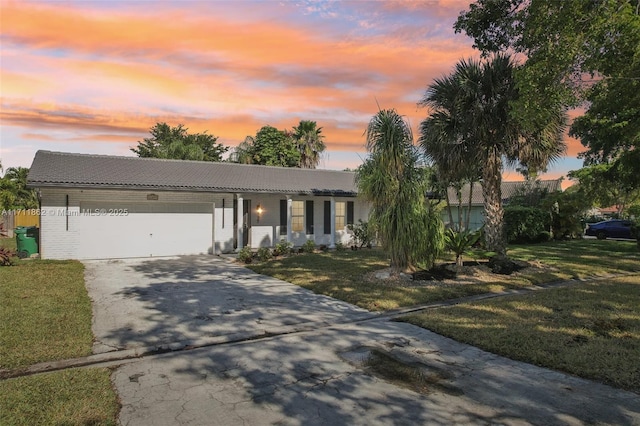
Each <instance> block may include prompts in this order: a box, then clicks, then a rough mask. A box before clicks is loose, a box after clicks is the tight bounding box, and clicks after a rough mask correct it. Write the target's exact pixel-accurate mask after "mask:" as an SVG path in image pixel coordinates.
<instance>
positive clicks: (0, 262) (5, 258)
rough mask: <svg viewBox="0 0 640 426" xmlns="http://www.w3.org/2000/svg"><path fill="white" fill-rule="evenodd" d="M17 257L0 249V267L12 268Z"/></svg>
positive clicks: (10, 251) (8, 251)
mask: <svg viewBox="0 0 640 426" xmlns="http://www.w3.org/2000/svg"><path fill="white" fill-rule="evenodd" d="M17 259H18V255H17V254H16V252H15V251H13V250H9V249H6V248H2V247H0V266H12V265H15V264H16V260H17Z"/></svg>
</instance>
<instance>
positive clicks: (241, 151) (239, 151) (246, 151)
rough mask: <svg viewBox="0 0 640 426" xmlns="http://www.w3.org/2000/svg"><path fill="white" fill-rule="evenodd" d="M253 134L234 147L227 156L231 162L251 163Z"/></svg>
mask: <svg viewBox="0 0 640 426" xmlns="http://www.w3.org/2000/svg"><path fill="white" fill-rule="evenodd" d="M253 143H254V139H253V136H247V137H246V138H244V140H243V141H242V142H240V144H239V145H238V146H237V147H235V148H234V150H233V152H232V153H231V155H230V156H229V161H231V162H232V163H240V164H251V162H252V161H253Z"/></svg>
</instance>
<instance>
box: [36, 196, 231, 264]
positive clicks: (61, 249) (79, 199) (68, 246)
mask: <svg viewBox="0 0 640 426" xmlns="http://www.w3.org/2000/svg"><path fill="white" fill-rule="evenodd" d="M151 193H153V194H156V195H157V196H158V200H157V201H148V200H147V195H148V194H151ZM67 195H68V196H69V208H68V211H69V215H68V216H65V213H64V212H65V210H66V208H65V206H66V197H67ZM41 197H42V201H41V205H42V211H41V221H40V223H41V232H40V235H41V237H40V254H41V256H42V257H43V258H46V259H77V258H82V254H81V253H79V251H78V250H79V246H80V244H79V243H80V238H82V236H81V235H80V234H79V232H78V224H79V220H80V219H81V218H79V213H80V206H81V204H83V203H84V204H87V203H89V204H88V205H95V204H96V203H101V204H103V205H105V206H108V205H109V203H112V204H113V205H114V207H118V208H119V207H123V206H126V204H127V203H136V204H138V203H211V204H213V203H215V216H214V218H215V224H216V229H215V242H216V249H217V250H222V251H231V250H233V238H234V232H233V195H231V194H211V193H197V192H177V191H176V192H161V191H128V190H88V189H84V190H81V189H59V188H41ZM223 200H224V210H223V207H222V206H223ZM223 216H224V226H223ZM67 221H68V222H67ZM179 226H187V227H188V226H189V223H182V224H179Z"/></svg>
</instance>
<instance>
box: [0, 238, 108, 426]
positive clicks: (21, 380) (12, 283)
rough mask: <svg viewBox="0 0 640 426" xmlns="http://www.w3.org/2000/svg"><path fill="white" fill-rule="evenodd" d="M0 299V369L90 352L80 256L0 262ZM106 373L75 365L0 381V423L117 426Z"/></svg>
mask: <svg viewBox="0 0 640 426" xmlns="http://www.w3.org/2000/svg"><path fill="white" fill-rule="evenodd" d="M0 241H3V240H0ZM3 243H4V241H3ZM0 300H1V301H2V308H1V309H0V369H6V370H20V369H22V368H24V367H27V366H29V365H31V364H34V363H39V362H44V361H51V360H59V359H66V358H75V357H80V356H84V355H90V354H91V346H92V341H93V334H92V332H91V302H90V300H89V297H88V295H87V291H86V289H85V285H84V267H83V266H82V264H81V263H80V262H76V261H48V260H21V261H18V263H17V264H16V265H15V266H7V267H0ZM109 375H110V374H109V370H106V369H73V370H65V371H60V372H54V373H48V374H38V375H33V376H27V377H18V378H14V379H7V380H0V395H2V397H1V398H0V424H2V425H5V424H7V425H34V424H65V425H87V424H115V423H116V420H115V419H116V417H117V414H118V410H119V406H118V401H117V397H116V394H115V391H114V390H113V388H112V386H111V382H110V379H109Z"/></svg>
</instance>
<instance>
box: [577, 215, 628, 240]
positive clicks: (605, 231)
mask: <svg viewBox="0 0 640 426" xmlns="http://www.w3.org/2000/svg"><path fill="white" fill-rule="evenodd" d="M585 235H590V236H592V237H597V238H598V239H599V240H604V239H605V238H628V239H632V238H633V236H632V235H631V222H630V221H628V220H620V219H613V220H605V221H604V222H598V223H592V224H591V225H588V226H587V230H586V231H585Z"/></svg>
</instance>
